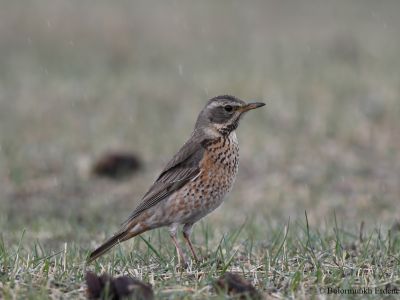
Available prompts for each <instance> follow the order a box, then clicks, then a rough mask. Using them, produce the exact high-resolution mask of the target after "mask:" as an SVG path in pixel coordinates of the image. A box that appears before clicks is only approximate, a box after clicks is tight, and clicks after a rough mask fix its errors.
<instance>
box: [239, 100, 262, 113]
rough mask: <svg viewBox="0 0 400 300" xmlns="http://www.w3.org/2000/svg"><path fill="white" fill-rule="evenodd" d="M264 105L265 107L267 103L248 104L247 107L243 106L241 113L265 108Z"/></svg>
mask: <svg viewBox="0 0 400 300" xmlns="http://www.w3.org/2000/svg"><path fill="white" fill-rule="evenodd" d="M264 105H265V103H262V102H253V103H248V104H246V105H245V106H243V107H242V108H241V111H242V112H246V111H249V110H252V109H256V108H259V107H261V106H264Z"/></svg>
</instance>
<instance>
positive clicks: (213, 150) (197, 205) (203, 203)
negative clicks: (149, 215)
mask: <svg viewBox="0 0 400 300" xmlns="http://www.w3.org/2000/svg"><path fill="white" fill-rule="evenodd" d="M203 147H204V148H205V149H206V151H205V153H204V157H203V159H202V160H201V162H200V169H201V172H200V174H199V175H198V176H197V177H195V178H194V179H192V181H191V182H189V183H188V184H186V185H185V186H184V187H183V188H182V189H181V190H180V191H179V192H178V195H176V196H177V200H178V199H179V200H178V201H177V204H178V206H179V207H177V211H181V213H182V215H181V217H182V219H186V220H181V221H184V222H196V221H197V220H198V219H200V218H202V217H203V216H205V215H206V214H208V213H210V212H211V211H213V210H214V209H216V208H217V207H218V206H219V205H220V204H221V203H222V201H223V198H224V196H225V195H226V194H227V193H228V192H229V191H230V190H231V189H232V186H233V183H234V181H235V177H236V173H237V171H238V164H239V146H238V141H237V138H236V133H235V132H232V133H231V134H230V135H229V136H226V137H219V138H217V139H214V140H209V141H207V142H205V143H203Z"/></svg>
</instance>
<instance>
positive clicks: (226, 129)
mask: <svg viewBox="0 0 400 300" xmlns="http://www.w3.org/2000/svg"><path fill="white" fill-rule="evenodd" d="M264 105H265V103H262V102H254V103H246V102H244V101H243V100H240V99H238V98H236V97H233V96H229V95H223V96H217V97H215V98H212V99H210V100H209V101H208V102H207V104H206V106H205V107H204V108H203V110H202V111H201V112H200V114H199V117H198V119H197V122H196V126H195V128H196V129H203V130H208V131H210V130H211V131H213V132H217V133H218V134H222V135H229V134H230V133H231V132H232V131H234V130H235V129H236V128H237V127H238V126H239V121H240V118H241V117H242V116H243V114H244V113H246V112H248V111H249V110H252V109H255V108H259V107H261V106H264Z"/></svg>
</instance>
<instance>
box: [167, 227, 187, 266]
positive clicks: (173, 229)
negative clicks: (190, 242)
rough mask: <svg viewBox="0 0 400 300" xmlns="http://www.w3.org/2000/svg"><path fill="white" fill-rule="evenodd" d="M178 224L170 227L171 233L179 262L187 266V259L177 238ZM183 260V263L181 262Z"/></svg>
mask: <svg viewBox="0 0 400 300" xmlns="http://www.w3.org/2000/svg"><path fill="white" fill-rule="evenodd" d="M177 228H178V225H172V226H171V227H170V228H169V235H170V236H171V238H172V241H173V242H174V245H175V248H176V253H177V254H178V264H179V265H181V266H183V267H187V263H186V259H185V256H184V254H183V251H182V248H181V246H179V243H178V240H177V239H176V231H177ZM181 262H182V264H181Z"/></svg>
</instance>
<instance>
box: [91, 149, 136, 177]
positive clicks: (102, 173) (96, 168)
mask: <svg viewBox="0 0 400 300" xmlns="http://www.w3.org/2000/svg"><path fill="white" fill-rule="evenodd" d="M141 167H142V162H141V160H140V159H139V157H138V156H137V155H135V154H132V153H128V152H109V153H106V154H104V155H103V156H101V157H100V158H99V159H98V160H97V161H95V162H94V163H93V165H92V169H91V172H92V174H93V175H95V176H98V177H107V178H110V179H122V178H124V177H128V176H131V175H132V174H133V173H135V172H137V171H138V170H139V169H141Z"/></svg>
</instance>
